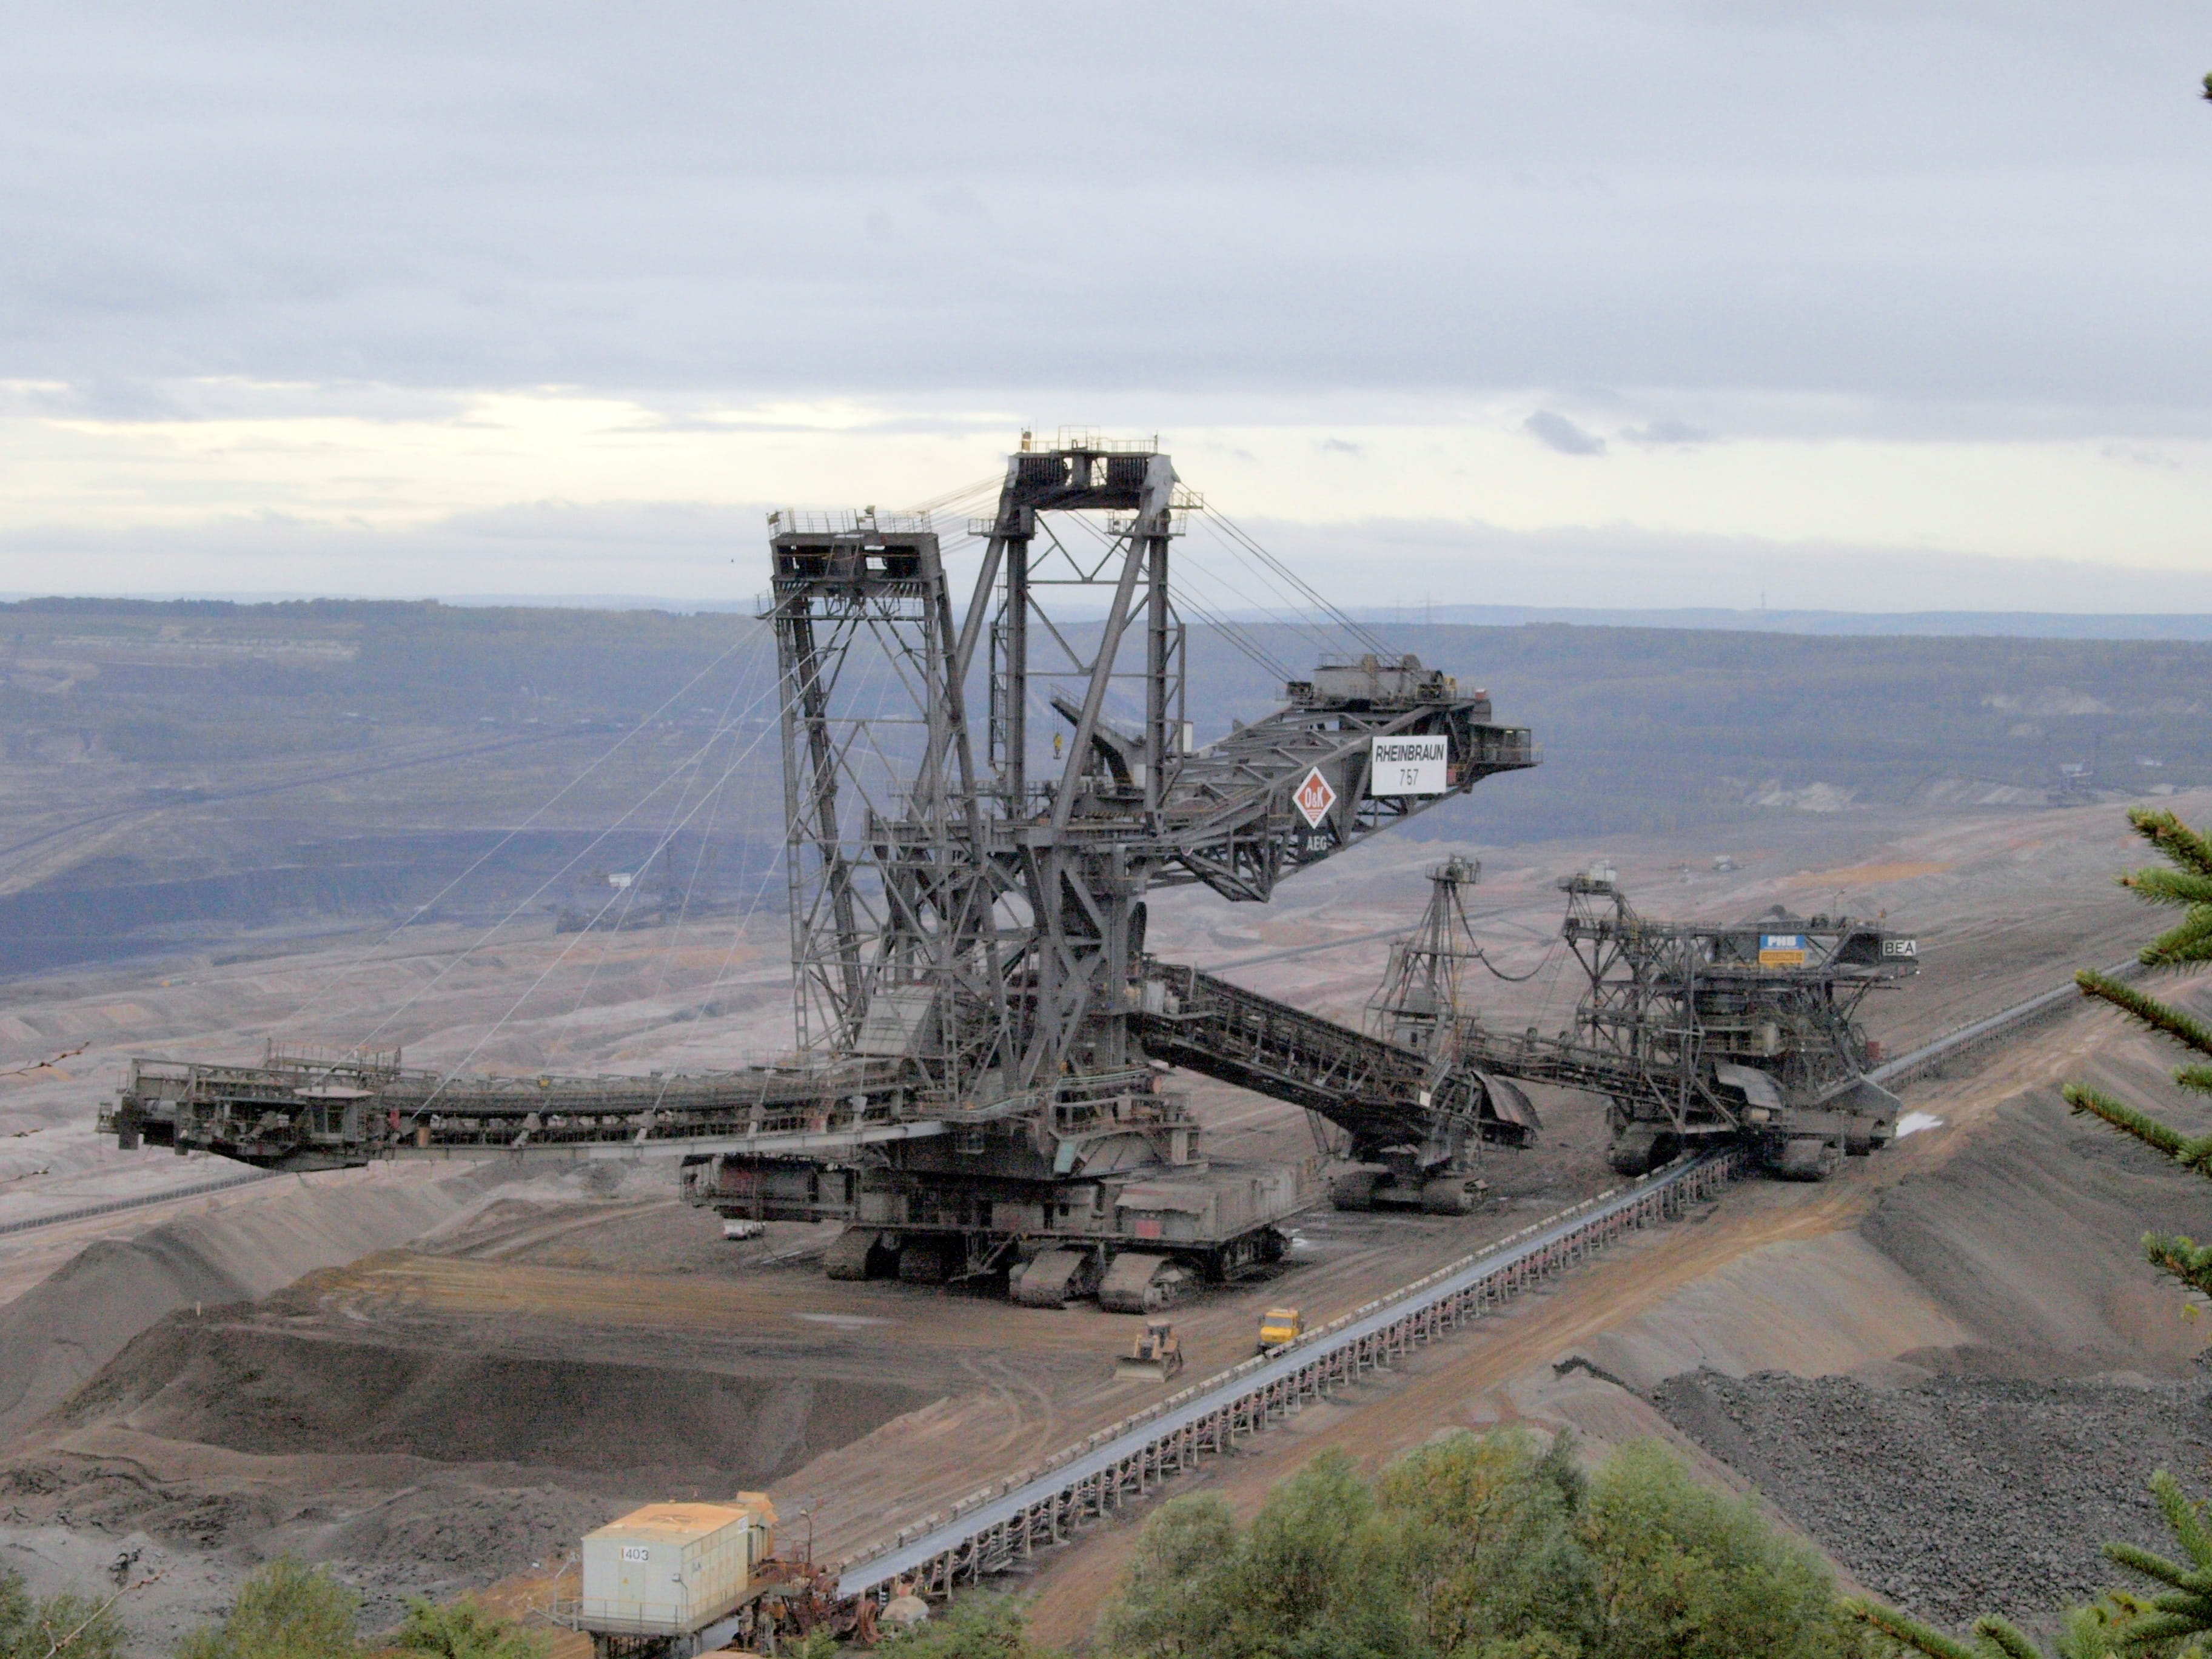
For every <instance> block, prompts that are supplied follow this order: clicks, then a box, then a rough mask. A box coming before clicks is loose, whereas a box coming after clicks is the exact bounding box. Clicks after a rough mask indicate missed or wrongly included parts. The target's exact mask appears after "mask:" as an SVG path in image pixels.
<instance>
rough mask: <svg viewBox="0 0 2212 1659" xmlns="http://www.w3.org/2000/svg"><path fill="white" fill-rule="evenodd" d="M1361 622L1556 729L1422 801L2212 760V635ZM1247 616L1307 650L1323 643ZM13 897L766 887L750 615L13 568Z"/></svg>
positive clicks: (534, 903)
mask: <svg viewBox="0 0 2212 1659" xmlns="http://www.w3.org/2000/svg"><path fill="white" fill-rule="evenodd" d="M1683 614H1693V613H1683ZM2075 620H2082V621H2087V620H2093V619H2075ZM2104 620H2106V621H2110V620H2112V619H2104ZM1370 628H1371V629H1372V631H1373V632H1375V633H1376V634H1377V635H1380V636H1381V637H1382V639H1383V641H1384V643H1385V644H1386V645H1387V646H1388V647H1389V649H1391V650H1392V651H1394V652H1395V651H1410V652H1413V653H1417V654H1418V655H1419V657H1420V658H1421V659H1423V660H1424V661H1425V662H1428V663H1431V664H1433V665H1438V666H1441V667H1443V668H1445V669H1446V670H1448V671H1451V672H1453V673H1455V674H1456V675H1458V676H1459V677H1460V678H1461V680H1462V684H1476V685H1481V686H1486V688H1487V689H1488V690H1489V691H1490V693H1491V695H1492V699H1493V701H1494V703H1495V706H1496V708H1497V712H1498V718H1499V719H1500V720H1504V721H1507V722H1510V723H1513V724H1519V725H1526V726H1530V727H1531V728H1533V729H1534V732H1535V734H1536V738H1537V740H1538V742H1539V743H1540V744H1541V746H1542V749H1543V751H1544V756H1545V760H1544V764H1543V765H1542V766H1541V768H1539V769H1536V770H1535V771H1534V772H1531V773H1525V774H1516V775H1509V776H1506V777H1502V778H1498V779H1495V780H1492V781H1490V782H1487V783H1486V784H1484V785H1483V786H1482V787H1480V789H1478V790H1476V791H1475V792H1474V794H1473V795H1472V796H1471V797H1470V798H1469V799H1468V800H1466V801H1464V802H1462V803H1455V805H1452V806H1451V807H1449V808H1448V809H1446V810H1444V811H1438V812H1436V813H1432V814H1430V815H1428V816H1426V817H1423V818H1422V819H1420V820H1419V821H1417V823H1415V824H1414V825H1413V826H1411V828H1412V829H1413V832H1414V833H1417V834H1420V835H1423V836H1439V835H1442V836H1459V837H1466V838H1471V839H1475V840H1479V841H1484V842H1505V841H1528V840H1539V839H1543V838H1546V837H1547V836H1591V835H1604V834H1614V833H1637V832H1649V831H1663V830H1668V829H1680V828H1683V827H1686V826H1690V825H1695V824H1712V825H1714V826H1715V827H1716V828H1717V829H1718V828H1722V827H1723V826H1727V825H1731V824H1747V823H1752V822H1754V821H1755V820H1757V819H1758V818H1759V817H1760V816H1761V815H1762V814H1764V813H1768V812H1773V811H1848V810H1850V808H1851V807H1853V806H1855V805H1868V804H1880V805H1909V804H1911V803H1915V802H1921V803H1926V804H1942V805H1954V806H1956V805H1977V804H1979V805H1987V806H1990V808H1992V809H1994V810H2008V811H2020V810H2047V809H2048V808H2050V807H2051V806H2052V805H2063V804H2068V803H2077V804H2078V803H2083V802H2087V801H2091V800H2094V799H2100V798H2104V799H2112V798H2116V797H2119V796H2125V795H2133V794H2144V793H2152V792H2157V791H2162V790H2165V789H2167V788H2169V787H2191V786H2194V785H2198V784H2203V783H2208V782H2212V720H2207V718H2206V714H2207V710H2208V707H2212V643H2207V642H2200V641H2195V640H2188V639H2166V640H2144V639H2134V640H2123V639H2104V638H2048V637H2046V638H2023V637H2017V636H2010V637H2008V636H2000V635H1984V636H1975V635H1962V634H1938V633H1933V632H1930V633H1925V634H1911V633H1886V634H1871V633H1862V632H1857V631H1851V630H1848V629H1842V628H1840V627H1838V628H1835V629H1829V630H1826V631H1820V630H1815V629H1810V628H1808V629H1805V630H1803V631H1798V632H1786V631H1753V630H1750V629H1744V628H1741V627H1734V626H1731V627H1713V628H1689V627H1681V626H1668V627H1635V628H1630V627H1614V626H1603V627H1594V626H1583V625H1577V624H1570V623H1559V622H1522V623H1516V624H1515V625H1510V626H1508V625H1482V626H1476V625H1469V624H1466V623H1436V624H1433V625H1429V626H1419V625H1411V624H1407V623H1398V622H1395V621H1393V620H1389V619H1388V618H1379V619H1377V620H1376V621H1375V622H1373V623H1370ZM1242 632H1243V634H1245V635H1247V636H1249V641H1251V642H1253V643H1255V644H1256V645H1258V646H1259V647H1261V650H1262V652H1263V653H1264V654H1266V655H1268V656H1271V657H1273V659H1277V660H1279V661H1280V662H1282V663H1284V664H1285V665H1291V666H1292V667H1294V668H1297V669H1300V670H1303V668H1304V666H1305V665H1308V664H1310V662H1311V661H1312V660H1313V659H1314V656H1315V655H1316V651H1317V650H1318V649H1319V648H1321V647H1322V646H1324V645H1325V644H1326V643H1327V641H1322V640H1320V639H1318V638H1316V636H1315V635H1314V632H1313V630H1311V629H1302V628H1291V627H1282V626H1278V627H1256V626H1255V627H1249V628H1246V629H1243V630H1242ZM1189 658H1190V662H1191V683H1190V691H1189V707H1190V713H1191V715H1192V718H1193V719H1194V721H1195V722H1196V724H1197V726H1198V728H1199V736H1200V739H1201V740H1205V739H1207V738H1212V737H1214V736H1218V734H1219V733H1220V732H1223V731H1225V730H1226V729H1227V726H1228V724H1229V721H1230V720H1231V719H1233V718H1245V719H1249V718H1251V717H1253V716H1255V715H1257V714H1261V713H1262V712H1264V711H1265V710H1267V709H1268V708H1273V707H1274V706H1276V705H1277V703H1278V702H1279V696H1280V690H1281V688H1280V686H1279V684H1276V683H1274V681H1273V678H1271V677H1270V676H1269V675H1267V673H1265V672H1263V671H1262V670H1261V669H1260V668H1258V667H1256V666H1255V665H1254V664H1253V663H1252V662H1251V661H1250V660H1249V659H1247V657H1245V656H1244V655H1242V654H1239V653H1238V652H1237V651H1236V650H1234V649H1232V648H1231V644H1230V641H1226V640H1225V639H1224V638H1223V637H1222V636H1221V635H1220V634H1219V633H1218V631H1216V630H1213V629H1204V628H1194V629H1192V631H1191V635H1190V639H1189ZM0 668H4V672H0V896H5V895H9V894H12V895H15V899H14V901H13V902H14V904H15V909H14V910H8V909H7V907H6V906H0V910H6V911H7V913H6V914H0V932H4V931H5V930H6V928H7V927H9V926H11V925H14V926H15V927H17V928H18V930H19V932H18V936H17V937H15V939H14V940H13V943H12V944H11V945H10V946H9V949H8V950H7V951H5V952H0V955H4V957H6V960H5V962H3V963H0V969H5V968H17V969H20V968H21V967H23V966H25V965H27V964H33V963H36V962H37V961H38V960H40V959H41V958H42V953H44V952H47V951H61V952H62V953H63V955H62V959H66V958H67V957H69V956H70V955H71V954H72V953H75V954H78V955H82V954H93V955H107V954H113V953H115V952H116V951H121V950H126V949H129V948H131V941H132V940H133V939H137V938H138V937H140V936H141V935H142V934H143V933H145V931H146V930H147V929H167V932H166V933H164V934H163V935H162V936H163V937H165V938H179V937H183V936H185V935H188V934H192V933H193V932H194V930H200V931H202V932H205V931H208V930H213V931H216V932H219V931H220V930H221V929H222V928H224V927H237V926H242V925H245V924H246V923H247V922H249V921H257V920H262V921H265V920H270V919H272V918H276V917H277V916H279V915H284V914H294V913H299V914H306V913H308V912H312V913H313V914H315V915H322V916H327V917H330V918H331V919H332V920H337V919H338V918H340V917H342V916H343V915H347V914H350V913H351V912H352V911H354V910H355V909H356V908H360V909H364V910H367V911H369V912H373V913H375V914H404V913H405V912H406V910H407V909H408V908H410V907H411V906H413V905H415V904H418V903H420V902H423V901H424V900H426V899H428V898H429V897H431V896H433V895H435V894H436V893H438V892H439V891H440V890H441V889H442V888H443V887H444V886H445V885H446V884H447V883H449V882H453V881H456V880H459V881H460V883H461V884H460V886H459V888H457V889H456V890H455V891H454V892H453V894H452V895H451V896H448V897H447V898H446V899H442V900H441V909H442V913H445V914H469V915H475V914H480V913H481V914H491V913H495V912H497V911H498V910H499V909H500V908H501V907H505V906H511V905H513V904H516V903H526V904H528V905H529V906H530V907H532V908H538V909H546V910H549V911H550V910H554V909H557V908H560V907H561V906H562V905H563V904H568V905H571V906H573V905H574V903H575V902H577V897H576V891H575V890H576V886H577V884H578V883H579V882H580V881H581V882H586V883H588V882H589V881H593V880H596V881H597V882H599V884H600V888H601V890H604V888H605V880H606V875H607V874H608V873H609V872H618V871H621V870H624V869H628V868H630V867H632V866H635V865H636V864H637V863H638V862H639V861H640V860H641V859H643V858H645V857H646V855H647V854H649V853H650V851H651V849H652V848H653V847H654V846H656V845H659V844H660V843H662V842H665V841H666V840H667V838H668V836H669V835H670V834H671V833H676V834H677V835H678V842H677V843H676V844H678V845H682V846H687V847H690V848H692V849H694V850H693V851H692V852H690V854H686V856H687V857H688V858H690V859H691V860H693V866H687V868H688V867H694V866H696V867H698V868H702V869H711V870H713V871H714V872H719V873H718V874H717V875H716V877H715V878H714V887H715V890H716V891H717V893H718V894H719V895H720V897H721V898H723V899H728V900H732V901H733V900H734V899H735V898H736V897H737V896H738V895H740V894H745V895H752V894H757V895H759V896H760V899H761V902H770V903H772V902H775V901H776V899H777V896H778V895H779V894H780V890H781V883H780V882H777V881H775V880H773V879H772V878H771V876H772V871H773V860H774V859H775V854H776V853H777V851H778V848H779V844H780V841H781V822H780V815H781V802H782V797H781V787H780V783H779V780H778V776H777V764H778V744H777V741H776V736H775V724H774V715H775V675H774V658H773V651H772V649H771V648H770V645H769V640H768V638H767V635H766V632H765V630H764V629H763V627H762V625H761V624H760V623H757V622H756V621H754V620H753V619H752V618H751V617H750V616H749V615H736V614H731V613H727V612H719V613H718V612H700V613H693V614H689V615H677V614H671V613H669V612H665V611H649V610H605V611H591V610H577V609H571V608H565V607H550V606H549V607H544V608H525V607H478V606H461V605H438V604H433V603H423V604H402V603H393V602H383V601H359V600H349V601H324V600H313V601H288V602H282V603H270V604H255V605H244V604H234V603H230V602H224V601H208V600H179V601H164V602H155V601H137V600H33V601H28V602H25V603H21V604H16V605H0ZM1039 725H1040V726H1041V727H1042V730H1043V731H1045V732H1049V730H1050V725H1049V717H1047V718H1046V720H1042V721H1041V722H1039ZM670 826H676V827H677V828H676V830H675V831H673V832H671V828H670ZM523 827H527V828H528V829H529V830H530V832H531V833H530V834H529V835H528V836H524V837H522V838H520V839H519V840H513V841H506V840H503V839H502V837H504V836H506V834H507V831H509V830H513V829H520V828H523ZM687 837H688V839H686V838H687ZM490 848H497V849H498V850H497V852H496V854H495V855H494V854H492V853H490V852H489V851H488V849H490ZM410 849H411V850H410ZM479 860H482V862H481V863H480V862H479ZM410 869H411V870H412V871H413V872H414V873H413V875H411V876H410ZM276 872H289V873H284V874H282V875H281V877H280V876H279V875H278V874H277V873H276ZM687 885H689V882H688V878H687ZM17 910H20V912H21V914H20V915H18V914H16V911H17ZM24 930H27V931H24ZM149 937H150V935H149Z"/></svg>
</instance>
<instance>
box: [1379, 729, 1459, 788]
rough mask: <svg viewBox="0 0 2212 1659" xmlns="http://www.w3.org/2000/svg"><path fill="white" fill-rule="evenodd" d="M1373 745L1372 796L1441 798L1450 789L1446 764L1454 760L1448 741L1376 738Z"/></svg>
mask: <svg viewBox="0 0 2212 1659" xmlns="http://www.w3.org/2000/svg"><path fill="white" fill-rule="evenodd" d="M1371 742H1372V743H1373V744H1374V751H1373V753H1372V754H1371V755H1370V757H1369V758H1368V766H1367V793H1369V794H1370V795H1441V794H1443V793H1446V792H1447V791H1448V790H1449V789H1450V787H1451V785H1450V784H1449V782H1447V781H1445V778H1444V772H1445V765H1446V763H1447V762H1449V760H1450V759H1451V739H1450V738H1447V737H1435V738H1405V737H1400V738H1373V739H1371Z"/></svg>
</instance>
